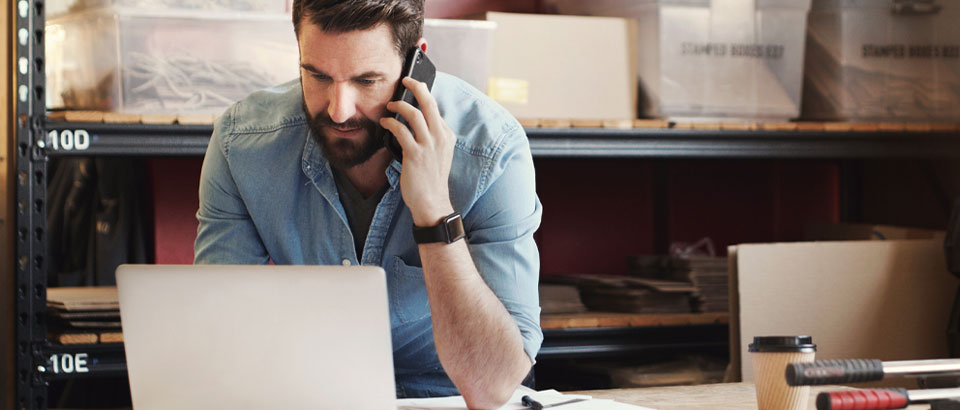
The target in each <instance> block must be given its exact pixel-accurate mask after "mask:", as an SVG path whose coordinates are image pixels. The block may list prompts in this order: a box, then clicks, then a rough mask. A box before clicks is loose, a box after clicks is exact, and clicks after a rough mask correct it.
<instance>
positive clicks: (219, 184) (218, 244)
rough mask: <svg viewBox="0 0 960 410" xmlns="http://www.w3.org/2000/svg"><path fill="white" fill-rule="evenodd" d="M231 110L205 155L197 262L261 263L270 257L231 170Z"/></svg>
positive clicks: (195, 247) (217, 126) (195, 250)
mask: <svg viewBox="0 0 960 410" xmlns="http://www.w3.org/2000/svg"><path fill="white" fill-rule="evenodd" d="M234 108H235V107H234ZM232 111H233V109H231V110H228V111H227V112H226V113H225V114H224V115H222V116H221V117H220V118H219V119H218V120H217V122H216V124H215V125H214V129H213V135H212V136H211V138H210V144H209V145H208V146H207V152H206V155H205V156H204V158H203V168H202V170H201V171H200V191H199V196H200V208H199V209H198V210H197V220H198V221H199V226H198V227H197V240H196V242H194V245H193V253H194V259H193V262H194V263H195V264H262V263H266V262H267V260H268V255H267V251H266V249H265V247H264V245H263V241H262V240H261V239H260V235H259V234H258V233H257V229H256V226H255V225H254V222H253V220H252V219H251V217H250V214H249V212H247V207H246V205H245V204H244V201H243V198H242V197H241V195H240V191H239V189H238V188H237V183H236V181H235V180H234V178H233V174H232V172H231V170H230V162H229V159H228V158H229V157H228V153H229V149H228V146H229V145H228V141H229V135H230V134H229V133H230V125H231V123H232V118H233V115H232V114H233V112H232Z"/></svg>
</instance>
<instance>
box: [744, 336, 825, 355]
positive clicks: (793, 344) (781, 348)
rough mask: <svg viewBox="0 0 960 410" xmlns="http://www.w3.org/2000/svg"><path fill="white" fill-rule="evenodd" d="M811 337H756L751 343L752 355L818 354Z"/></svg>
mask: <svg viewBox="0 0 960 410" xmlns="http://www.w3.org/2000/svg"><path fill="white" fill-rule="evenodd" d="M816 351H817V345H815V344H813V338H812V337H810V336H756V337H754V338H753V343H750V352H751V353H809V352H816Z"/></svg>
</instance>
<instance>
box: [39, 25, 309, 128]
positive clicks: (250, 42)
mask: <svg viewBox="0 0 960 410" xmlns="http://www.w3.org/2000/svg"><path fill="white" fill-rule="evenodd" d="M45 38H46V61H47V66H46V73H47V108H50V109H57V108H65V109H89V110H101V111H115V112H122V113H130V114H220V113H221V112H223V110H224V109H225V108H227V107H228V106H230V105H231V104H232V103H233V102H235V101H238V100H240V99H243V98H244V97H245V96H246V95H247V94H249V93H250V92H252V91H255V90H258V89H262V88H266V87H269V86H272V85H276V84H279V83H282V82H284V81H288V80H291V79H294V78H297V76H298V75H299V67H298V64H299V54H298V49H297V41H296V36H295V35H294V33H293V23H292V22H291V21H290V19H289V18H288V17H287V16H285V15H282V14H280V15H256V14H252V13H248V14H237V13H210V12H193V13H189V12H181V13H169V12H168V13H163V14H151V13H144V12H125V11H122V10H111V9H105V10H99V11H89V12H84V13H79V14H71V15H69V16H65V17H62V18H58V19H51V20H48V21H47V26H46V36H45Z"/></svg>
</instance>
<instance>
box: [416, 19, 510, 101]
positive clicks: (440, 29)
mask: <svg viewBox="0 0 960 410" xmlns="http://www.w3.org/2000/svg"><path fill="white" fill-rule="evenodd" d="M496 28H497V23H495V22H492V21H480V20H448V19H426V20H424V24H423V37H424V38H425V39H426V40H427V55H428V56H430V60H431V61H433V63H434V64H435V65H436V66H437V70H439V71H443V72H446V73H450V74H453V75H455V76H457V77H460V78H461V79H463V80H464V81H466V82H468V83H470V84H471V85H473V86H474V87H477V89H479V90H480V91H484V92H486V89H487V77H489V73H490V47H491V45H492V44H493V31H494V30H495V29H496Z"/></svg>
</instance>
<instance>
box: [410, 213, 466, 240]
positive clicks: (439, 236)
mask: <svg viewBox="0 0 960 410" xmlns="http://www.w3.org/2000/svg"><path fill="white" fill-rule="evenodd" d="M465 236H466V233H465V232H464V230H463V218H462V217H461V216H460V213H459V212H454V213H452V214H450V215H447V216H445V217H444V218H443V220H442V221H440V223H439V224H436V225H434V226H427V227H419V226H416V225H414V226H413V240H414V241H416V242H417V243H418V244H419V243H437V242H443V243H454V242H456V241H458V240H460V239H462V238H463V237H465Z"/></svg>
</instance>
